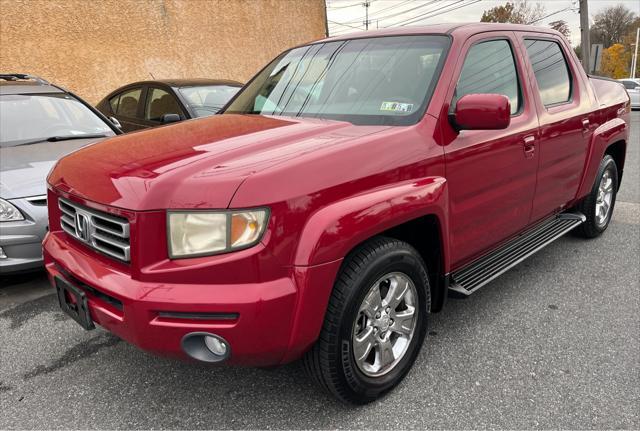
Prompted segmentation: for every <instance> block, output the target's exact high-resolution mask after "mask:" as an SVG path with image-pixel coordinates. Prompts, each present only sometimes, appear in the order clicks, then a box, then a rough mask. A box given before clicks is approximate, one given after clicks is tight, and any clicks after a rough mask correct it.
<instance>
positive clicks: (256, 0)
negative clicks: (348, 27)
mask: <svg viewBox="0 0 640 431" xmlns="http://www.w3.org/2000/svg"><path fill="white" fill-rule="evenodd" d="M325 26H326V18H325V5H324V0H0V72H5V73H9V72H13V73H30V74H33V75H38V76H41V77H43V78H45V79H47V80H50V81H51V82H53V83H56V84H59V85H62V86H64V87H67V88H69V89H70V90H72V91H74V92H75V93H77V94H78V95H79V96H81V97H83V98H85V99H86V100H87V101H89V102H90V103H94V104H95V103H97V102H98V101H100V100H101V99H102V98H103V97H104V96H105V95H107V94H108V93H109V92H110V91H112V90H114V89H116V88H117V87H119V86H121V85H123V84H127V83H130V82H133V81H138V80H146V79H151V78H152V77H155V78H156V79H161V78H194V77H207V78H225V79H234V80H238V81H241V82H246V80H248V79H249V78H251V77H252V76H253V75H254V74H255V73H256V72H257V71H258V70H259V69H260V68H261V67H262V66H264V65H265V64H266V63H267V62H268V61H269V60H271V59H272V58H273V57H275V56H276V55H277V54H278V53H280V52H281V51H283V50H285V49H287V48H289V47H292V46H294V45H298V44H301V43H305V42H309V41H312V40H315V39H319V38H322V37H324V35H325V30H326V27H325Z"/></svg>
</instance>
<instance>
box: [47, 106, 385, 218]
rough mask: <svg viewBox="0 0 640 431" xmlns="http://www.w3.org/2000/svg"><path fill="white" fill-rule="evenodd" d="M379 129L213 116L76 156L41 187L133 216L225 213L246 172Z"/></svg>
mask: <svg viewBox="0 0 640 431" xmlns="http://www.w3.org/2000/svg"><path fill="white" fill-rule="evenodd" d="M386 128H388V126H353V125H352V124H350V123H346V122H340V121H329V120H316V119H301V118H286V117H268V116H257V115H234V114H225V115H216V116H212V117H207V118H202V119H197V120H189V121H184V122H181V123H177V124H175V125H171V126H165V127H160V128H156V129H150V130H145V131H141V132H134V133H130V134H127V135H121V136H117V137H114V138H110V139H107V140H105V141H103V142H101V143H99V144H96V145H92V146H91V147H90V148H86V149H82V150H80V151H77V152H75V153H73V154H71V155H69V156H67V157H65V158H63V159H62V160H60V162H59V163H58V165H57V166H56V168H55V169H54V170H53V171H52V173H51V175H50V176H49V183H50V184H51V186H53V187H54V188H56V189H59V190H62V191H64V192H67V193H70V194H72V195H75V196H77V197H80V198H82V199H86V200H88V201H93V202H97V203H100V204H104V205H109V206H114V207H119V208H123V209H130V210H137V211H145V210H159V209H166V208H172V209H190V208H227V207H228V205H229V203H230V201H231V198H232V197H233V195H234V193H235V192H236V190H237V189H238V187H239V186H240V184H242V182H243V181H244V180H245V179H246V178H247V177H249V176H250V175H252V174H253V173H255V172H259V171H261V170H264V169H267V168H269V167H271V166H274V165H276V164H279V163H285V162H286V161H287V160H290V159H292V158H295V157H297V156H300V155H301V154H306V153H309V152H318V151H322V149H326V148H327V147H330V146H334V145H337V144H339V143H341V142H344V141H346V140H349V139H354V138H357V137H361V136H364V135H367V134H371V133H375V132H378V131H381V130H383V129H386ZM312 174H313V173H310V175H312Z"/></svg>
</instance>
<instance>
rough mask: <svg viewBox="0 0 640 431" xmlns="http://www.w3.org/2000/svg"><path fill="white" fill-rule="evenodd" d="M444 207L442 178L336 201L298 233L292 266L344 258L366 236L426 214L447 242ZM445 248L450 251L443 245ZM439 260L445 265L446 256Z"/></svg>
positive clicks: (427, 178) (444, 180)
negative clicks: (437, 226)
mask: <svg viewBox="0 0 640 431" xmlns="http://www.w3.org/2000/svg"><path fill="white" fill-rule="evenodd" d="M447 207H448V194H447V187H446V179H445V178H443V177H425V178H420V179H418V180H411V181H404V182H400V183H395V184H391V185H387V186H384V187H381V188H377V189H374V190H371V191H369V192H367V193H364V194H359V195H355V196H351V197H349V198H347V199H344V200H341V201H337V202H335V203H333V204H331V205H329V206H327V207H324V208H322V209H320V210H319V211H317V212H315V213H314V214H313V215H311V217H309V219H308V220H307V223H306V224H305V226H304V228H303V229H302V232H301V235H300V241H299V242H298V247H297V249H296V251H295V255H294V265H295V266H312V265H319V264H322V263H326V262H331V261H334V260H337V259H342V258H344V257H345V255H346V254H347V253H348V252H349V251H350V250H351V249H353V248H354V247H355V246H356V245H358V244H360V243H362V242H363V241H365V240H367V239H368V238H371V237H373V236H375V235H377V234H379V233H381V232H384V231H385V230H388V229H390V228H392V227H395V226H398V225H400V224H402V223H405V222H408V221H411V220H414V219H416V218H419V217H422V216H426V215H435V216H436V217H437V218H438V220H439V222H440V226H441V232H440V234H441V235H442V238H447V236H446V235H447V233H448V224H447V218H446V217H445V214H446V209H447ZM444 242H445V243H446V241H444ZM443 246H444V247H443V249H445V250H447V251H448V247H446V244H443ZM443 251H444V250H443ZM443 257H444V258H445V262H448V259H447V257H448V256H443ZM446 267H447V265H445V268H446Z"/></svg>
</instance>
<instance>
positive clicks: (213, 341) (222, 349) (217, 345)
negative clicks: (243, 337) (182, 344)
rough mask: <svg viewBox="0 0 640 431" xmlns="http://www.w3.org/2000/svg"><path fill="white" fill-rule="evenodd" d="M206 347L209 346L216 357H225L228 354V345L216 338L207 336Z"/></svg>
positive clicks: (205, 337)
mask: <svg viewBox="0 0 640 431" xmlns="http://www.w3.org/2000/svg"><path fill="white" fill-rule="evenodd" d="M204 345H205V346H207V349H209V350H211V353H213V354H214V355H218V356H224V355H226V354H227V345H226V344H225V343H224V341H221V340H219V339H218V338H216V337H212V336H210V335H205V336H204Z"/></svg>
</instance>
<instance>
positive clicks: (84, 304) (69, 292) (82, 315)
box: [54, 277, 96, 331]
mask: <svg viewBox="0 0 640 431" xmlns="http://www.w3.org/2000/svg"><path fill="white" fill-rule="evenodd" d="M54 282H55V286H56V291H57V293H58V303H59V304H60V308H61V309H62V311H64V312H65V313H67V314H68V315H69V316H71V318H72V319H73V320H75V321H76V322H78V324H79V325H80V326H82V327H83V328H84V329H86V330H87V331H89V330H91V329H95V327H96V326H95V325H94V324H93V320H92V319H91V314H89V306H88V301H87V295H86V294H85V293H84V292H83V291H82V290H80V289H79V288H77V287H76V286H74V285H72V284H71V283H69V282H68V281H67V280H65V279H63V278H62V277H55V279H54Z"/></svg>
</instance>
